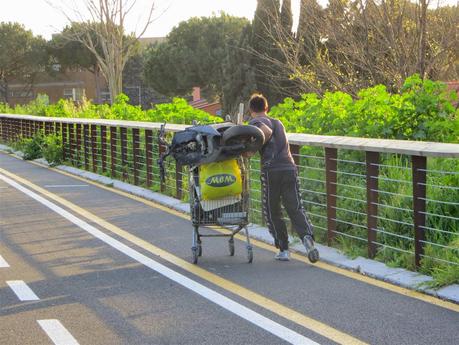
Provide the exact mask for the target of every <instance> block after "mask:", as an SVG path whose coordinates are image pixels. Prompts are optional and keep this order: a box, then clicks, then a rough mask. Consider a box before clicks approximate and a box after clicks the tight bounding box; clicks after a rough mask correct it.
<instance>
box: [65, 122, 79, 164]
mask: <svg viewBox="0 0 459 345" xmlns="http://www.w3.org/2000/svg"><path fill="white" fill-rule="evenodd" d="M67 126H68V131H69V147H70V153H69V158H70V161H71V162H72V164H73V165H75V162H76V156H77V155H76V152H75V128H74V124H73V123H69V124H67Z"/></svg>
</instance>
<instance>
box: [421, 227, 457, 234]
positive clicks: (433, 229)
mask: <svg viewBox="0 0 459 345" xmlns="http://www.w3.org/2000/svg"><path fill="white" fill-rule="evenodd" d="M420 227H421V228H423V229H425V230H430V231H438V232H441V233H445V234H448V235H453V236H459V232H451V231H447V230H441V229H435V228H431V227H429V226H424V225H421V226H420Z"/></svg>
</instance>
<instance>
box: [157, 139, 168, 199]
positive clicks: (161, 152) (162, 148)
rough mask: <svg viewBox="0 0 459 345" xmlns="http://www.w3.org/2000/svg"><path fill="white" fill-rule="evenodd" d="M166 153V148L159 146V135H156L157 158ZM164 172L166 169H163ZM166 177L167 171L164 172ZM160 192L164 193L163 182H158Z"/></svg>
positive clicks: (164, 185) (164, 186)
mask: <svg viewBox="0 0 459 345" xmlns="http://www.w3.org/2000/svg"><path fill="white" fill-rule="evenodd" d="M165 151H166V148H165V147H164V146H163V145H162V144H161V141H160V140H159V135H158V158H159V157H161V155H162V154H163V153H164V152H165ZM165 170H166V169H165ZM165 174H166V175H167V170H166V172H165ZM159 188H160V191H161V193H164V192H165V191H166V184H165V183H164V181H160V187H159Z"/></svg>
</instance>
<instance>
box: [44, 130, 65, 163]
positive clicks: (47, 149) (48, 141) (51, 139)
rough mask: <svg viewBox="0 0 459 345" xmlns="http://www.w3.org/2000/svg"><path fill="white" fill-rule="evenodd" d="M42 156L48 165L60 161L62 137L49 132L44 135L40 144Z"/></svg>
mask: <svg viewBox="0 0 459 345" xmlns="http://www.w3.org/2000/svg"><path fill="white" fill-rule="evenodd" d="M42 153H43V157H44V158H45V159H46V161H47V162H48V164H49V165H50V166H56V165H59V164H61V163H62V138H61V136H59V135H56V134H51V135H48V136H46V137H44V141H43V144H42Z"/></svg>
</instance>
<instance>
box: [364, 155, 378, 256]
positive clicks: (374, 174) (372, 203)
mask: <svg viewBox="0 0 459 345" xmlns="http://www.w3.org/2000/svg"><path fill="white" fill-rule="evenodd" d="M365 154H366V166H367V229H368V257H369V258H370V259H373V258H374V257H375V256H376V243H375V242H376V239H377V227H378V218H377V216H378V205H377V204H378V176H379V152H370V151H367V152H366V153H365Z"/></svg>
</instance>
